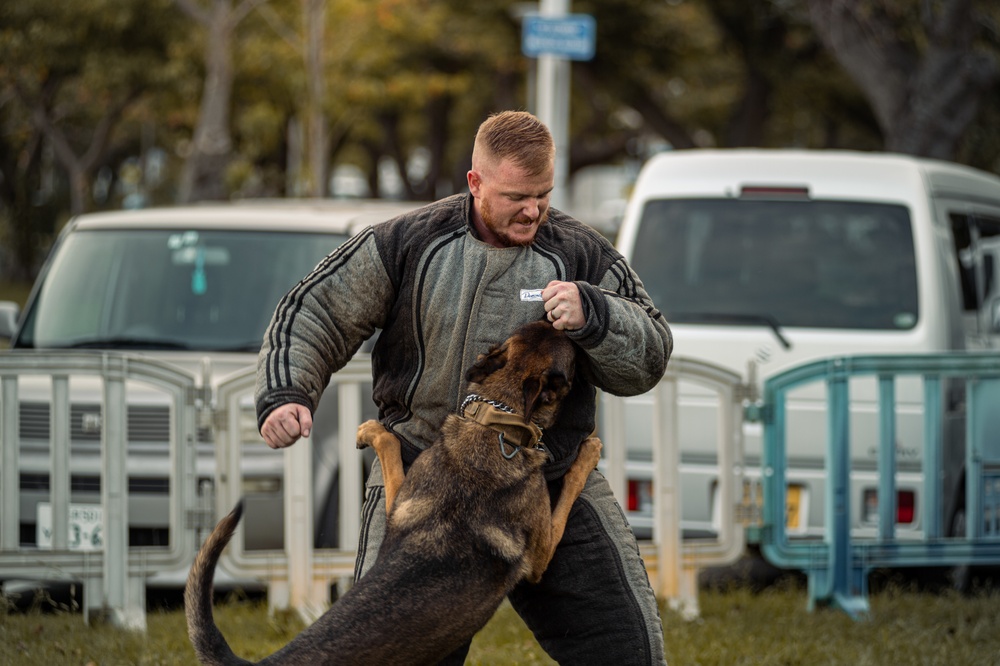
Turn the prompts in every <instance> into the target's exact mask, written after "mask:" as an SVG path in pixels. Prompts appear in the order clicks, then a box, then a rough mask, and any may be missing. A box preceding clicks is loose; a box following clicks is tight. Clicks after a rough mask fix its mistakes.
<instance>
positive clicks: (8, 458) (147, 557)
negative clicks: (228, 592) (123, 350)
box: [0, 351, 197, 630]
mask: <svg viewBox="0 0 1000 666" xmlns="http://www.w3.org/2000/svg"><path fill="white" fill-rule="evenodd" d="M81 377H86V378H92V379H93V378H96V379H97V380H99V381H100V382H101V386H102V389H101V392H100V403H101V404H100V408H101V437H100V447H101V464H100V485H101V500H100V502H101V510H102V520H103V524H102V527H101V529H102V531H103V548H102V549H101V550H98V551H80V550H71V549H70V548H69V545H68V543H67V532H68V514H69V506H70V478H71V461H72V459H71V457H70V451H71V449H70V439H71V437H70V433H71V422H70V418H71V409H70V389H69V385H70V380H71V379H73V378H81ZM27 378H40V379H41V380H42V381H45V382H48V383H49V385H50V387H51V389H50V390H51V393H50V395H51V401H50V407H49V408H50V416H49V431H50V437H49V443H48V446H49V465H48V470H47V472H48V478H49V487H50V490H49V492H50V495H49V502H50V505H51V507H52V527H53V530H54V531H53V535H52V548H51V549H50V550H40V549H39V548H38V547H37V546H35V545H32V546H22V545H21V537H20V521H21V494H22V488H21V474H20V472H21V464H20V449H21V436H20V417H19V405H20V402H21V400H22V399H23V397H22V396H21V394H20V391H19V388H20V386H21V385H22V384H23V383H24V382H25V381H26V379H27ZM128 382H138V383H141V384H144V385H147V386H151V387H155V389H156V390H158V391H160V392H162V393H163V394H164V395H165V396H167V398H168V400H169V403H170V408H169V409H170V413H171V415H172V417H171V418H172V422H171V424H170V428H171V433H172V435H173V436H172V442H173V444H172V446H171V453H170V467H169V479H168V483H169V488H170V490H169V516H170V518H169V526H168V531H169V534H170V543H169V545H167V546H165V547H132V548H130V547H129V521H128V488H129V479H128V473H127V469H126V460H127V456H128V449H127V447H128V441H127V427H126V423H127V421H126V419H127V417H126V410H127V404H126V385H127V383H128ZM0 387H2V389H0V437H2V440H0V448H2V454H0V461H2V462H0V464H2V469H0V479H2V482H3V489H2V491H0V501H2V504H0V571H2V572H3V576H4V578H5V579H24V580H40V581H47V580H48V581H52V580H58V581H80V582H82V583H83V589H84V604H83V610H84V618H85V619H89V613H90V612H91V611H93V610H96V609H101V610H103V611H105V612H107V613H108V614H109V616H110V620H111V621H112V622H113V623H115V624H116V625H118V626H121V627H124V628H128V629H138V630H143V629H144V628H145V626H146V618H145V579H146V577H148V576H150V575H153V574H155V573H156V572H158V571H167V570H176V569H178V568H183V567H186V566H189V565H190V562H191V558H192V556H193V554H194V552H195V548H196V538H195V534H194V531H193V530H192V529H190V528H189V527H188V525H187V524H186V519H187V517H188V515H189V514H190V513H191V512H192V511H193V510H194V509H195V502H196V495H197V493H196V488H195V449H194V447H195V408H194V401H193V396H194V394H195V391H194V388H195V382H194V379H193V378H192V377H191V376H190V375H188V374H187V373H184V372H183V371H181V370H179V369H177V368H174V367H173V366H170V365H168V364H165V363H161V362H158V361H154V360H150V359H143V358H138V357H135V356H129V355H127V354H116V353H109V352H26V351H5V352H0Z"/></svg>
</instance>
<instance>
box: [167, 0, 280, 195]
mask: <svg viewBox="0 0 1000 666" xmlns="http://www.w3.org/2000/svg"><path fill="white" fill-rule="evenodd" d="M174 1H175V2H176V3H177V6H178V7H180V8H181V9H182V10H183V11H184V13H185V14H187V15H188V16H189V17H190V18H191V19H193V20H194V21H195V23H198V24H199V25H200V26H201V27H202V28H203V29H204V39H205V47H204V48H205V51H204V58H205V79H204V84H203V88H202V95H201V106H200V108H199V111H198V122H197V124H196V125H195V128H194V136H193V138H192V140H191V152H190V155H189V156H188V158H187V160H186V161H185V163H184V171H183V173H182V175H181V182H180V191H179V194H178V199H179V200H180V201H181V202H188V201H199V200H204V199H228V198H229V193H228V191H227V190H226V188H225V177H224V176H225V171H226V167H227V166H228V165H229V162H230V160H231V159H232V151H233V141H232V134H231V131H230V124H229V119H230V114H231V112H232V110H231V108H230V102H231V98H232V90H233V77H234V73H233V52H232V49H233V38H234V37H233V33H234V32H235V30H236V26H237V25H239V23H240V21H242V20H243V19H244V18H246V16H247V14H249V13H250V12H251V11H253V9H254V8H255V7H256V6H257V5H259V4H261V3H262V2H265V1H266V0H240V2H239V4H237V5H236V7H235V8H234V7H233V2H232V0H204V1H201V0H174Z"/></svg>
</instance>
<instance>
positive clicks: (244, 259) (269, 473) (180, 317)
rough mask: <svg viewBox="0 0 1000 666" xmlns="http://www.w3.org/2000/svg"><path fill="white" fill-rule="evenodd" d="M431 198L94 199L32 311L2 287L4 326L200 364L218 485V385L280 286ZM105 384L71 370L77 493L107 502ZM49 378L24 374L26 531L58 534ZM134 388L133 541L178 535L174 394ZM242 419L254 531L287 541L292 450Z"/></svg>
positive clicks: (55, 254) (17, 339) (327, 510)
mask: <svg viewBox="0 0 1000 666" xmlns="http://www.w3.org/2000/svg"><path fill="white" fill-rule="evenodd" d="M416 205H417V204H414V203H406V202H374V201H373V202H362V201H349V202H348V201H344V202H338V201H255V202H241V203H234V204H219V205H199V206H192V207H183V208H163V209H148V210H138V211H128V212H111V213H95V214H88V215H81V216H79V217H76V218H74V219H72V220H71V221H70V222H69V223H68V224H67V226H66V228H65V229H64V230H63V231H62V232H61V234H60V236H59V238H58V241H57V242H56V244H55V246H54V247H53V249H52V251H51V253H50V255H49V257H48V259H47V261H46V264H45V266H44V268H43V270H42V272H41V274H40V276H39V278H38V280H37V283H36V284H35V286H34V288H33V290H32V292H31V295H30V296H29V298H28V301H27V304H26V307H25V310H24V312H23V314H21V315H20V317H19V316H18V315H19V313H18V308H17V305H16V304H15V303H11V302H5V303H0V337H7V338H9V339H10V347H11V349H12V350H22V349H34V350H66V349H74V350H79V349H96V350H118V351H127V352H129V353H131V354H137V355H141V356H143V357H147V358H154V359H159V360H162V361H165V362H168V363H171V364H173V365H175V366H178V367H181V368H183V369H185V370H186V371H187V372H189V373H191V374H192V375H193V376H195V377H196V378H197V380H198V382H199V383H200V390H201V391H202V394H203V395H204V396H205V400H204V404H203V409H202V412H201V420H200V422H199V431H198V437H197V439H198V443H197V450H198V460H197V476H198V480H199V484H198V486H199V492H201V493H206V494H208V493H211V492H212V484H213V479H214V470H215V451H214V446H215V445H214V434H213V427H214V426H213V414H212V408H213V403H212V399H213V387H215V386H216V385H217V384H218V382H219V380H220V379H222V378H225V377H226V376H229V375H232V374H233V373H234V372H236V371H239V370H242V369H245V368H247V367H248V366H253V365H255V364H256V360H257V352H258V351H259V349H260V343H261V340H262V338H263V334H264V329H265V328H266V326H267V324H268V321H269V320H270V317H271V314H272V312H273V311H274V308H275V306H276V305H277V304H278V301H279V300H280V299H281V298H282V296H284V295H285V293H286V292H287V291H288V290H289V289H290V288H291V287H292V286H294V285H295V284H296V282H297V281H298V280H300V279H301V278H302V277H303V276H304V275H305V274H306V273H307V272H308V271H309V270H310V269H311V268H312V267H314V266H316V265H317V263H319V261H320V260H321V259H322V258H323V257H325V256H326V255H327V254H328V253H329V252H331V251H333V250H334V249H335V248H336V247H337V246H338V245H340V244H341V243H343V242H344V241H345V240H347V238H348V237H349V236H351V235H352V234H354V233H355V232H357V231H360V230H361V229H362V228H364V227H366V226H368V225H371V224H377V223H379V222H382V221H384V220H387V219H390V218H392V217H395V216H396V215H399V214H401V213H403V212H405V211H408V210H411V209H412V208H414V207H415V206H416ZM18 319H19V320H20V321H19V324H18V325H16V326H15V324H14V322H15V321H17V320H18ZM99 390H100V389H99V386H98V384H97V382H96V380H95V381H94V382H90V383H88V382H86V381H74V382H72V383H71V392H70V400H71V431H72V432H71V457H70V460H71V463H70V464H71V470H70V472H71V485H72V491H71V498H70V499H71V502H72V503H73V504H74V505H80V506H83V507H87V506H94V505H99V504H100V456H101V451H100V441H101V428H102V415H101V407H100V405H101V395H100V393H99ZM48 391H49V389H48V387H47V386H44V385H42V383H41V382H35V383H32V382H31V381H30V378H22V380H21V386H20V404H19V406H18V413H19V420H20V440H21V441H20V452H19V460H20V488H21V503H20V507H21V515H20V521H21V525H20V532H21V544H22V546H23V545H29V546H30V545H39V546H42V547H44V543H42V542H44V540H45V528H46V526H47V525H46V520H50V519H48V518H47V515H48V514H47V513H46V506H45V503H47V502H48V499H49V477H48V469H49V467H48V455H49V435H50V433H49V400H50V397H49V392H48ZM368 395H369V396H370V390H369V391H368ZM127 400H128V417H127V427H128V448H129V456H128V465H129V470H128V473H129V508H128V515H129V525H130V529H129V542H130V544H131V545H133V546H143V545H164V544H166V543H167V540H168V539H169V534H168V529H167V526H168V525H169V516H168V503H167V499H168V492H169V484H168V482H167V477H168V473H167V470H168V463H169V460H170V451H171V446H172V443H171V441H170V415H169V413H168V411H169V408H168V406H167V404H166V401H165V398H164V396H163V395H158V394H157V393H156V392H155V391H153V390H150V388H149V387H143V386H129V387H128V391H127ZM323 402H324V405H323V407H321V408H320V410H319V411H318V414H317V420H316V423H315V427H314V434H313V442H314V445H315V446H314V460H313V474H314V488H315V495H314V500H315V516H316V526H315V527H316V535H317V536H316V539H317V545H319V546H334V545H336V543H337V522H336V519H337V515H338V506H337V504H338V492H337V474H336V471H337V458H336V456H337V445H336V438H337V413H336V412H337V409H336V396H335V395H334V396H331V397H330V398H329V399H327V398H324V401H323ZM363 411H364V415H365V418H371V417H374V415H375V413H376V410H375V406H374V404H372V403H371V401H370V399H369V400H368V402H367V403H366V404H365V405H364V406H363ZM242 419H243V421H244V422H245V425H244V426H243V427H242V428H241V431H242V433H243V438H244V447H245V448H244V461H245V462H244V467H243V470H242V473H243V479H242V489H243V493H244V496H245V501H246V506H247V513H248V515H250V516H251V518H250V519H249V520H248V521H247V523H246V541H245V545H246V548H247V549H248V550H253V549H270V548H280V547H281V546H282V543H283V534H284V532H283V529H282V524H281V522H282V512H281V508H282V501H283V492H282V468H281V464H282V459H281V456H280V455H278V454H276V453H275V452H274V451H271V450H270V449H268V448H267V446H266V445H265V444H264V442H263V440H262V439H261V438H260V436H259V435H258V433H257V427H256V415H255V413H254V409H253V405H252V404H249V402H248V403H247V404H245V405H244V414H243V415H242ZM358 500H359V506H358V510H360V501H361V498H360V497H359V498H358ZM208 506H211V502H208ZM98 508H99V507H98ZM74 515H82V514H78V513H74Z"/></svg>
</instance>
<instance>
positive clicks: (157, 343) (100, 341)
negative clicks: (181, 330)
mask: <svg viewBox="0 0 1000 666" xmlns="http://www.w3.org/2000/svg"><path fill="white" fill-rule="evenodd" d="M51 346H52V347H54V348H59V349H174V350H177V349H180V350H186V349H191V346H190V345H188V344H186V343H183V342H177V341H176V340H168V339H161V338H131V337H123V336H119V337H111V338H87V339H85V340H77V341H76V342H70V343H68V344H64V345H51Z"/></svg>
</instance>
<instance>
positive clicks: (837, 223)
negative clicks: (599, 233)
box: [632, 199, 919, 330]
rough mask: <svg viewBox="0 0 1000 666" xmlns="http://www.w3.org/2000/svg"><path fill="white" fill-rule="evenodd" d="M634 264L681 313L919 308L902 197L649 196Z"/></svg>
mask: <svg viewBox="0 0 1000 666" xmlns="http://www.w3.org/2000/svg"><path fill="white" fill-rule="evenodd" d="M632 265H633V267H634V268H635V270H636V272H637V273H638V274H639V276H640V277H641V278H642V280H643V284H644V285H645V287H646V289H647V291H648V292H649V294H650V296H651V297H652V299H653V302H654V303H655V304H656V305H657V307H658V308H660V309H661V310H662V311H664V313H665V314H666V315H667V317H668V319H670V321H672V322H675V323H698V322H706V321H712V322H713V323H717V322H719V321H723V322H724V321H726V318H731V321H732V322H733V323H739V322H740V321H741V320H742V321H743V322H744V323H745V322H746V321H752V320H754V319H755V318H758V319H760V318H766V319H767V320H768V321H770V322H773V323H774V324H776V325H778V326H797V327H817V328H846V329H886V330H900V329H909V328H912V327H913V326H915V325H916V323H917V319H918V316H919V311H918V304H917V276H916V262H915V258H914V249H913V235H912V231H911V225H910V216H909V212H908V210H907V209H906V208H905V207H904V206H900V205H890V204H878V203H868V202H844V201H770V200H767V201H765V200H741V199H663V200H654V201H649V202H647V203H646V205H645V207H644V209H643V213H642V219H641V222H640V224H639V229H638V234H637V236H636V240H635V250H634V252H633V260H632Z"/></svg>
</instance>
